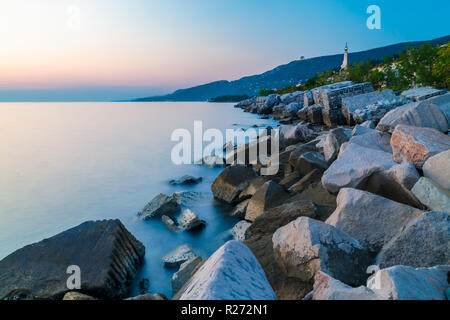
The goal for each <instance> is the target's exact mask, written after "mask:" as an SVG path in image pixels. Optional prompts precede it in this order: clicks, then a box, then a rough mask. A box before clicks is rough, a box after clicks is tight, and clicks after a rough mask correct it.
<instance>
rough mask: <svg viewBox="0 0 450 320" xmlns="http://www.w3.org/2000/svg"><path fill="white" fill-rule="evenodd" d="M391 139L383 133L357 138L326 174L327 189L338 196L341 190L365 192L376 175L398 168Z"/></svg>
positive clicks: (342, 147) (323, 180)
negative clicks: (367, 184)
mask: <svg viewBox="0 0 450 320" xmlns="http://www.w3.org/2000/svg"><path fill="white" fill-rule="evenodd" d="M389 140H390V136H389V135H388V134H385V133H382V132H379V131H374V132H369V133H366V134H363V135H359V136H354V137H353V138H352V139H351V140H350V141H349V142H347V143H344V144H343V145H342V146H341V150H340V154H339V157H338V159H337V160H336V161H334V162H333V163H332V164H331V166H330V167H329V168H328V169H327V170H326V171H325V173H324V175H323V177H322V184H323V186H324V187H325V188H326V189H327V190H328V191H330V192H331V193H334V194H336V193H338V192H339V190H340V189H341V188H355V189H363V188H364V186H365V184H366V183H367V180H368V179H369V177H371V176H372V175H373V174H374V173H376V172H380V171H385V170H389V169H390V168H392V167H393V166H394V165H396V162H395V161H394V159H393V157H392V154H391V153H390V150H391V146H390V144H389V142H390V141H389Z"/></svg>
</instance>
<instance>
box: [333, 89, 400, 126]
mask: <svg viewBox="0 0 450 320" xmlns="http://www.w3.org/2000/svg"><path fill="white" fill-rule="evenodd" d="M408 102H409V100H408V99H406V98H402V97H398V96H396V95H395V94H394V92H393V91H392V90H390V89H388V90H383V91H374V92H369V93H365V94H360V95H356V96H350V97H345V98H343V99H342V112H343V114H344V116H345V118H346V120H347V124H349V125H353V124H355V123H363V122H364V121H367V120H371V121H374V122H378V121H380V120H381V118H382V117H383V116H384V115H385V114H386V113H387V112H388V111H390V110H392V109H394V108H397V107H398V106H401V105H404V104H406V103H408Z"/></svg>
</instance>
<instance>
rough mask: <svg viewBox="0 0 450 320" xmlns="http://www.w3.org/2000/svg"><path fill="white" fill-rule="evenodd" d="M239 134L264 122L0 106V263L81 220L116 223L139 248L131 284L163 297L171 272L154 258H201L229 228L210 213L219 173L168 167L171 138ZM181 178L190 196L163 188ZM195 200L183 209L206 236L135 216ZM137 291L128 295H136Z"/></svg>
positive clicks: (192, 106) (114, 109)
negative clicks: (199, 125)
mask: <svg viewBox="0 0 450 320" xmlns="http://www.w3.org/2000/svg"><path fill="white" fill-rule="evenodd" d="M195 120H202V121H203V128H204V129H208V128H218V129H221V130H223V132H225V129H226V128H236V125H234V126H233V124H235V123H236V122H238V123H239V125H238V126H239V127H244V128H248V127H249V126H251V125H253V124H258V125H262V124H268V125H272V126H273V125H274V123H273V122H272V121H270V120H261V119H258V118H257V117H256V116H254V115H251V114H248V113H243V112H242V111H240V110H238V109H234V108H233V107H232V104H210V103H0V259H2V258H3V257H5V256H6V255H8V254H10V253H12V252H13V251H14V250H16V249H19V248H21V247H23V246H24V245H27V244H30V243H33V242H36V241H40V240H42V239H43V238H46V237H50V236H53V235H55V234H56V233H58V232H61V231H64V230H66V229H68V228H70V227H73V226H76V225H78V224H80V223H81V222H83V221H86V220H98V219H110V218H119V219H121V221H122V222H123V223H124V224H125V226H126V227H127V228H128V229H129V230H130V231H131V232H132V233H133V234H134V235H135V236H136V238H137V239H139V240H140V241H142V242H143V243H144V245H145V247H146V262H145V265H144V267H143V268H142V270H141V272H140V274H139V276H138V278H137V281H138V280H140V279H141V278H143V277H145V278H148V279H149V280H150V290H151V291H152V292H161V293H164V294H166V295H168V296H171V283H170V279H171V276H172V273H173V272H174V270H167V269H165V268H164V267H163V265H162V262H161V257H162V256H163V255H165V254H166V253H167V252H169V251H171V250H172V249H174V248H175V247H177V246H178V245H180V244H183V243H190V244H191V245H192V247H193V248H194V249H195V251H196V252H197V254H199V255H201V256H202V257H206V256H209V255H210V254H211V253H212V252H214V250H215V249H217V248H218V247H219V246H220V245H221V244H222V243H223V242H225V241H226V240H227V239H228V238H229V233H228V230H229V229H230V228H231V227H232V226H233V224H234V223H235V222H236V221H235V219H234V218H230V217H228V216H227V211H229V208H225V207H222V206H220V204H217V203H215V201H214V199H213V197H212V194H211V191H210V185H211V183H212V181H213V180H214V179H215V177H216V176H217V175H218V174H219V173H220V171H221V169H220V168H214V169H212V168H207V167H204V166H195V165H182V166H175V165H174V164H172V162H171V161H170V152H171V149H172V147H173V146H174V145H175V144H176V143H175V142H171V141H170V136H171V133H172V131H173V130H174V129H176V128H186V129H188V130H190V131H191V132H192V131H193V125H194V121H195ZM184 174H190V175H193V176H202V177H203V182H202V183H200V184H198V185H195V186H172V185H170V184H169V183H168V181H169V180H170V179H173V178H178V177H180V176H182V175H184ZM189 190H192V191H196V192H201V193H202V194H203V197H201V198H200V199H199V200H198V201H192V203H190V204H189V208H190V209H192V211H194V212H195V213H196V214H197V215H198V216H199V217H200V218H201V219H203V220H205V221H206V223H207V225H206V228H204V229H202V230H200V231H197V232H194V233H190V232H183V233H176V234H175V233H172V232H171V231H169V230H168V229H167V228H166V227H165V225H164V224H163V223H162V222H161V221H160V220H159V219H154V220H151V221H142V220H139V219H138V218H137V217H136V213H137V212H138V211H139V210H140V209H141V208H142V207H143V206H144V205H145V204H147V202H149V201H150V200H151V199H152V198H153V197H154V196H156V195H157V194H158V193H161V192H162V193H166V194H171V193H172V192H175V191H189ZM136 287H137V286H136V285H135V286H134V289H133V291H134V293H135V294H136V293H137V289H136Z"/></svg>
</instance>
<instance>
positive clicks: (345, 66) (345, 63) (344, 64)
mask: <svg viewBox="0 0 450 320" xmlns="http://www.w3.org/2000/svg"><path fill="white" fill-rule="evenodd" d="M347 65H348V46H347V42H346V43H345V50H344V61H342V66H341V70H343V69H345V68H347Z"/></svg>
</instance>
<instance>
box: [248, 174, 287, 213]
mask: <svg viewBox="0 0 450 320" xmlns="http://www.w3.org/2000/svg"><path fill="white" fill-rule="evenodd" d="M287 197H288V195H287V193H286V192H285V191H284V189H283V188H282V187H281V186H279V185H278V184H277V183H275V182H273V181H268V182H266V183H264V184H263V185H262V186H261V187H260V188H259V189H258V190H257V191H256V192H255V194H254V195H253V197H251V199H250V202H249V203H248V206H247V212H246V214H245V220H248V221H254V220H255V219H256V217H258V216H259V215H261V214H262V213H263V212H264V211H266V210H267V209H270V208H273V207H276V206H278V205H279V204H280V203H281V202H282V201H283V200H285V199H286V198H287Z"/></svg>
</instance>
